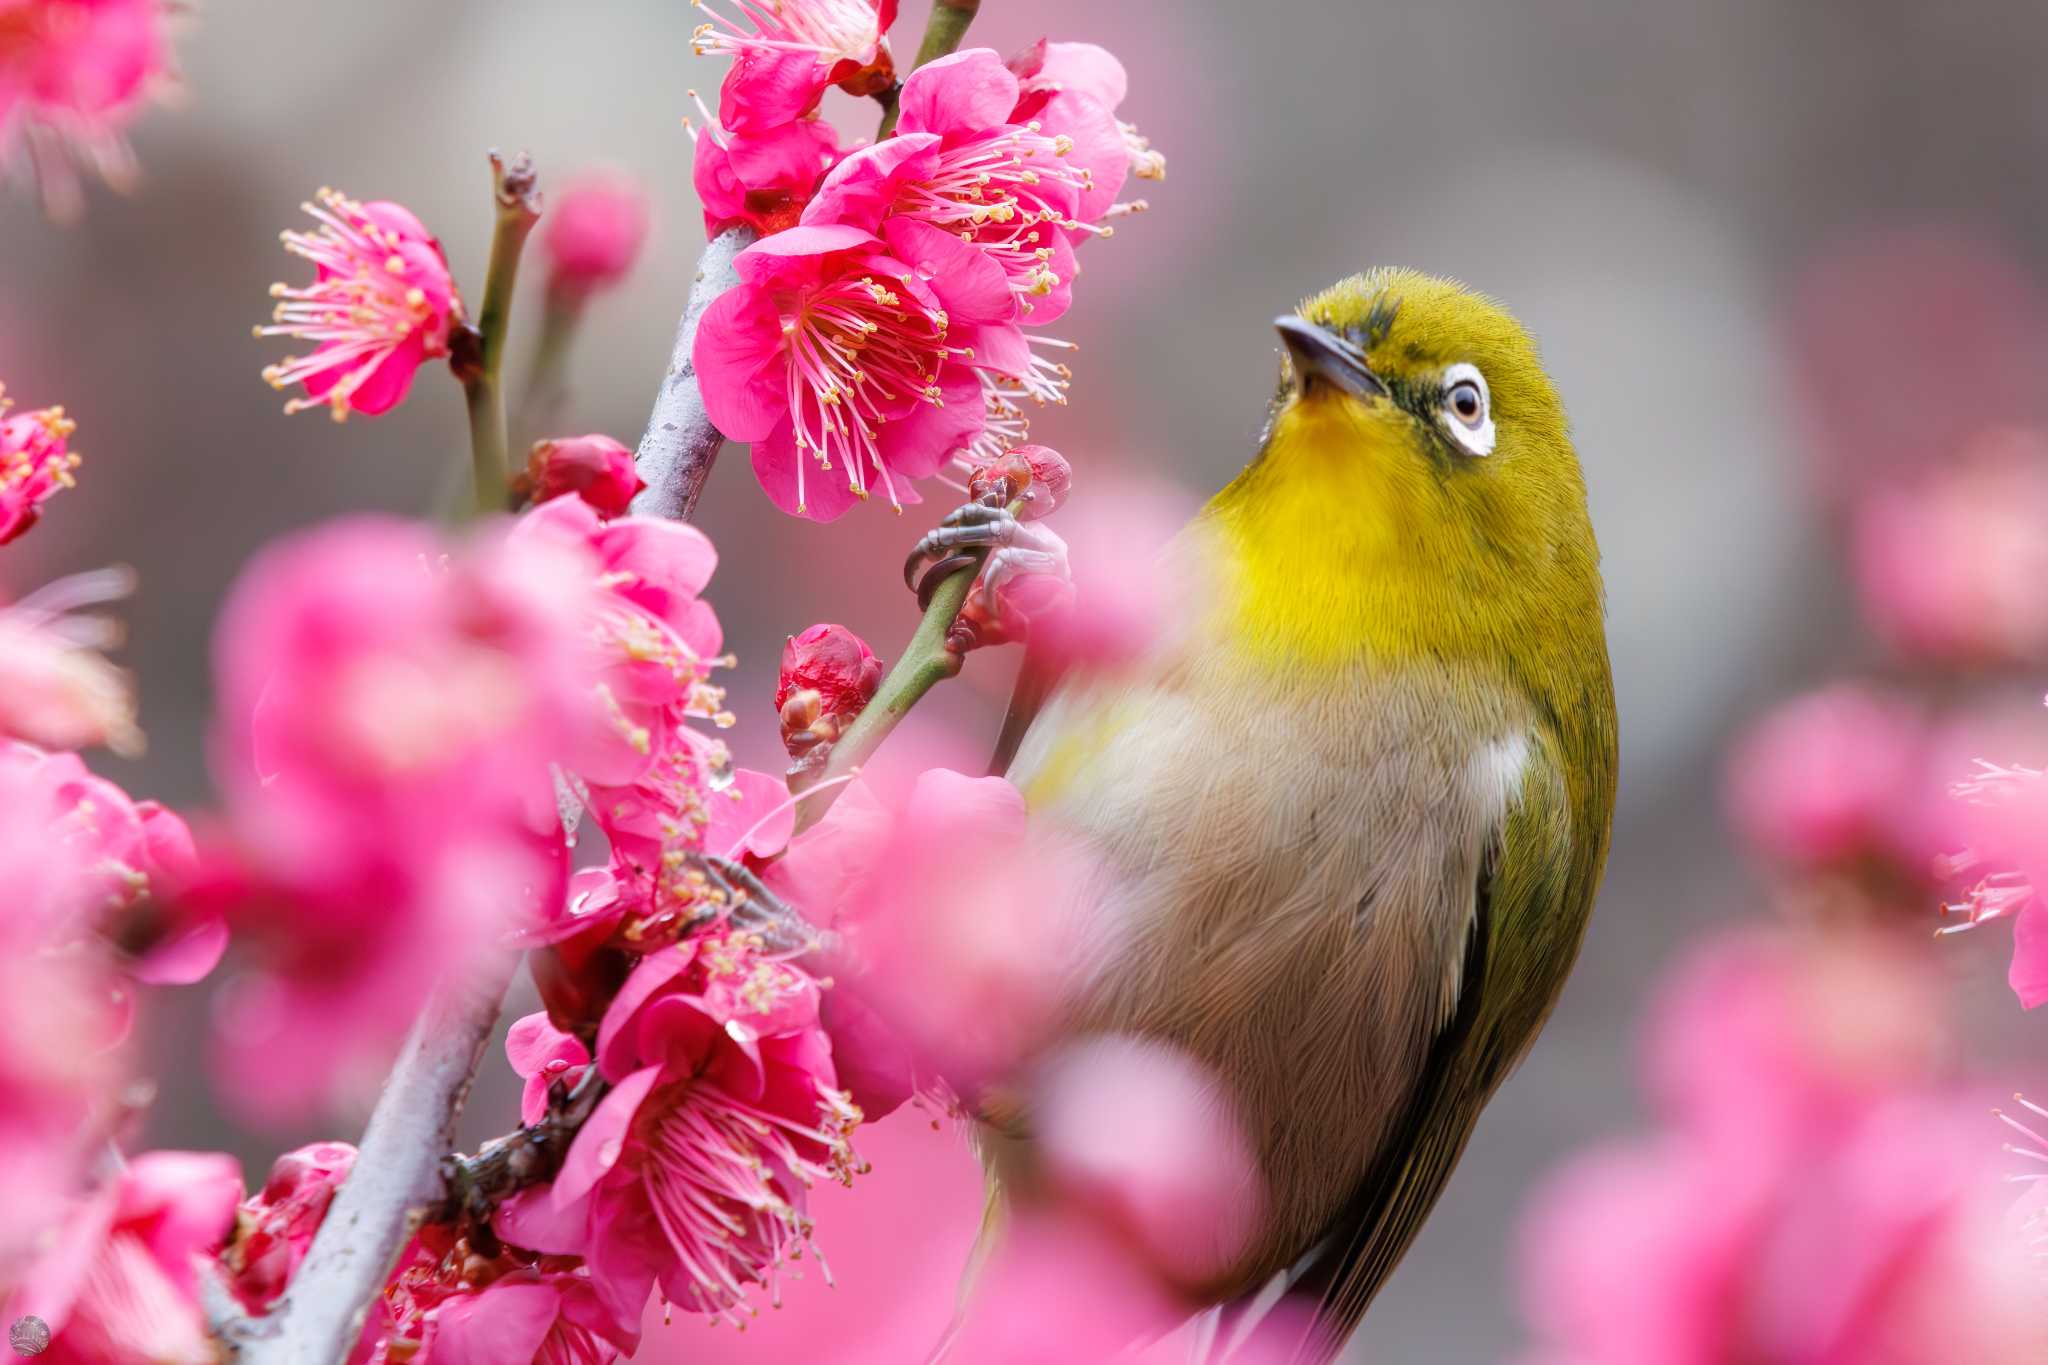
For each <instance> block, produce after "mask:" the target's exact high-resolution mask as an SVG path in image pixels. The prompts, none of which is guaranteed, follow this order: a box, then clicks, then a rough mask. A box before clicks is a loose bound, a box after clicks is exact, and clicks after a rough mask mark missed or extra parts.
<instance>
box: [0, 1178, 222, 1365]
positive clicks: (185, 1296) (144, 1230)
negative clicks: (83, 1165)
mask: <svg viewBox="0 0 2048 1365" xmlns="http://www.w3.org/2000/svg"><path fill="white" fill-rule="evenodd" d="M241 1197H242V1173H241V1168H240V1167H239V1166H238V1165H237V1164H236V1163H235V1159H234V1158H233V1157H230V1156H224V1155H220V1154H217V1153H211V1152H146V1153H144V1154H143V1155H141V1156H138V1157H136V1158H134V1159H133V1160H132V1161H130V1162H128V1163H127V1165H126V1167H125V1168H124V1169H123V1170H122V1171H121V1172H120V1174H119V1175H118V1176H116V1177H115V1178H113V1179H111V1180H109V1181H107V1182H106V1183H105V1184H104V1185H102V1186H101V1188H99V1189H98V1190H96V1191H94V1192H93V1193H91V1194H89V1195H87V1196H85V1197H84V1198H83V1199H82V1200H81V1201H80V1202H79V1204H78V1205H77V1207H76V1208H75V1209H74V1210H73V1212H72V1213H71V1215H70V1216H69V1217H68V1218H67V1219H66V1220H65V1221H64V1222H63V1223H62V1224H61V1225H60V1227H59V1231H58V1237H57V1240H56V1242H55V1244H54V1245H53V1246H52V1248H51V1249H50V1251H49V1253H48V1254H47V1255H46V1256H44V1257H43V1259H42V1260H41V1261H39V1262H38V1263H37V1264H36V1266H35V1267H33V1268H32V1269H31V1270H30V1272H29V1273H28V1274H27V1275H26V1276H25V1277H24V1278H23V1279H22V1280H21V1281H20V1282H19V1284H18V1286H17V1288H16V1289H15V1292H14V1294H13V1295H12V1297H11V1298H10V1300H9V1302H8V1303H7V1307H6V1316H7V1321H8V1322H9V1323H13V1322H16V1321H18V1320H19V1319H21V1318H23V1317H25V1316H34V1317H36V1318H38V1319H40V1320H41V1321H42V1322H43V1323H44V1324H45V1326H46V1327H47V1328H48V1329H49V1333H50V1347H49V1350H48V1351H47V1352H45V1353H43V1354H42V1355H41V1356H40V1357H39V1359H42V1360H47V1361H50V1362H53V1365H108V1362H113V1361H150V1362H160V1363H161V1365H212V1362H213V1361H214V1360H215V1359H216V1358H217V1357H216V1356H215V1354H214V1343H213V1341H212V1339H211V1338H210V1337H209V1336H208V1335H207V1331H206V1323H205V1320H204V1318H203V1317H202V1316H201V1313H200V1310H199V1303H198V1277H199V1274H200V1270H199V1267H200V1263H201V1259H202V1258H205V1257H210V1256H212V1255H214V1254H215V1253H216V1252H218V1251H219V1250H220V1249H221V1247H222V1245H223V1244H224V1243H225V1242H226V1241H227V1238H228V1234H229V1233H230V1232H231V1231H232V1230H233V1228H234V1223H235V1205H236V1202H237V1201H238V1200H240V1199H241Z"/></svg>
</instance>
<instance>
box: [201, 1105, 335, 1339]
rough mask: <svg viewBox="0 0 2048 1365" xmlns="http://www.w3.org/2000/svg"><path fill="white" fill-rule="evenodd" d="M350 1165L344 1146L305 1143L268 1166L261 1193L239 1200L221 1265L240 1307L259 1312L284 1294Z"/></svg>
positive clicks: (329, 1143) (325, 1143)
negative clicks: (239, 1203)
mask: <svg viewBox="0 0 2048 1365" xmlns="http://www.w3.org/2000/svg"><path fill="white" fill-rule="evenodd" d="M355 1163H356V1149H355V1148H354V1147H352V1146H350V1145H349V1144H348V1143H346V1142H313V1143H308V1144H307V1145H306V1146H304V1147H299V1148H295V1149H293V1150H292V1151H289V1152H286V1153H285V1154H284V1155H283V1156H281V1157H279V1158H278V1159H277V1160H276V1161H275V1162H274V1163H272V1165H271V1167H270V1179H268V1180H266V1181H265V1182H264V1183H263V1188H262V1189H260V1190H258V1191H256V1193H254V1194H252V1195H250V1196H249V1197H248V1198H247V1199H244V1200H243V1201H242V1203H241V1206H240V1207H239V1208H238V1209H237V1211H236V1214H235V1235H234V1240H233V1242H232V1243H231V1244H230V1245H229V1246H228V1247H227V1249H226V1251H225V1252H224V1253H223V1257H222V1260H223V1263H224V1265H225V1266H226V1268H227V1271H228V1275H229V1285H230V1287H231V1288H232V1289H233V1290H234V1292H235V1297H236V1298H238V1299H240V1300H241V1301H242V1306H243V1307H244V1308H246V1309H248V1310H249V1311H250V1312H252V1313H261V1312H263V1311H264V1310H265V1309H267V1308H269V1307H270V1305H271V1304H273V1303H275V1302H276V1301H277V1299H278V1297H279V1296H280V1295H282V1294H283V1293H284V1291H285V1288H286V1287H287V1286H288V1285H290V1283H291V1279H292V1276H293V1275H295V1274H297V1273H298V1269H299V1263H300V1262H301V1261H303V1260H305V1259H306V1252H307V1251H308V1250H309V1249H311V1247H312V1245H313V1234H315V1233H316V1232H318V1231H319V1230H320V1220H321V1219H323V1218H325V1217H326V1216H327V1206H328V1204H330V1203H331V1202H333V1199H334V1192H335V1191H336V1190H338V1189H340V1188H341V1183H342V1182H343V1181H344V1180H346V1179H348V1173H349V1172H350V1171H351V1170H353V1169H354V1167H355Z"/></svg>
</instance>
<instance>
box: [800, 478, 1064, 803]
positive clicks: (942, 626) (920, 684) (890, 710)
mask: <svg viewBox="0 0 2048 1365" xmlns="http://www.w3.org/2000/svg"><path fill="white" fill-rule="evenodd" d="M1023 507H1024V504H1023V503H1022V502H1021V501H1019V502H1013V503H1011V504H1010V514H1011V515H1012V516H1015V515H1016V514H1017V513H1018V512H1021V511H1022V510H1023ZM967 553H968V554H970V555H971V556H972V557H973V559H974V562H973V563H972V564H967V565H963V566H961V568H959V569H958V570H956V571H955V572H954V573H953V574H951V575H950V576H949V577H947V579H946V580H945V581H944V582H943V583H941V584H939V586H938V590H937V591H935V592H934V593H932V600H931V605H929V606H927V607H926V608H925V609H924V619H922V620H920V621H919V622H918V623H917V630H916V632H915V633H914V634H913V635H911V637H910V643H909V644H907V645H905V646H904V647H903V653H902V655H901V656H900V657H899V658H898V659H897V660H896V666H895V667H894V668H891V669H890V670H889V673H888V676H886V677H884V678H883V679H882V685H881V686H880V687H878V688H876V689H875V695H874V697H873V699H872V700H870V701H869V702H868V704H867V706H866V707H864V708H863V709H862V710H861V713H860V715H859V716H857V717H855V718H854V722H853V724H852V725H850V726H848V727H847V729H846V733H845V734H843V735H841V736H840V737H839V740H838V742H837V743H836V744H834V745H833V746H832V757H831V758H829V759H827V760H826V762H825V770H824V771H823V772H822V773H820V774H819V775H818V781H817V782H816V783H815V784H813V787H815V788H821V789H822V790H818V791H817V793H816V795H814V796H808V797H805V798H804V799H803V800H802V801H800V802H799V803H798V804H797V814H796V832H797V833H798V834H801V833H803V832H804V831H805V830H807V829H809V828H810V827H811V826H813V825H815V824H817V823H818V821H820V820H822V819H824V818H825V812H826V811H828V810H830V809H831V808H832V803H833V802H834V801H835V800H837V799H838V798H839V793H840V792H841V791H843V790H844V789H845V786H846V784H845V783H844V782H840V783H833V781H832V779H834V778H839V777H846V776H848V775H849V774H851V773H853V772H854V771H855V770H856V769H858V768H859V767H860V765H861V764H863V763H865V762H867V760H868V758H869V757H870V756H871V755H872V754H873V753H874V752H875V750H877V749H879V748H881V747H882V741H883V740H885V739H887V738H888V737H889V736H890V734H891V733H892V732H893V731H894V730H895V729H896V727H897V725H899V724H900V723H901V722H902V720H903V718H904V717H905V716H907V715H909V714H910V708H911V707H913V706H915V705H917V704H918V702H919V701H921V700H923V698H924V694H925V693H927V692H929V691H931V690H932V689H933V688H934V687H936V686H938V685H939V684H940V683H942V682H944V681H945V680H946V679H948V678H953V677H958V676H959V673H960V666H961V664H962V663H964V662H965V660H964V658H963V656H961V655H960V654H958V653H956V652H954V651H953V650H952V649H949V648H948V647H947V644H946V638H947V636H949V635H951V634H952V631H953V622H954V620H955V618H957V617H958V616H959V615H960V608H961V607H963V606H965V605H966V603H967V592H968V590H969V589H970V588H972V587H973V586H974V580H975V578H976V577H978V576H979V575H980V573H981V564H982V561H983V560H984V559H986V558H987V557H988V551H986V550H972V551H968V552H967Z"/></svg>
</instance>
